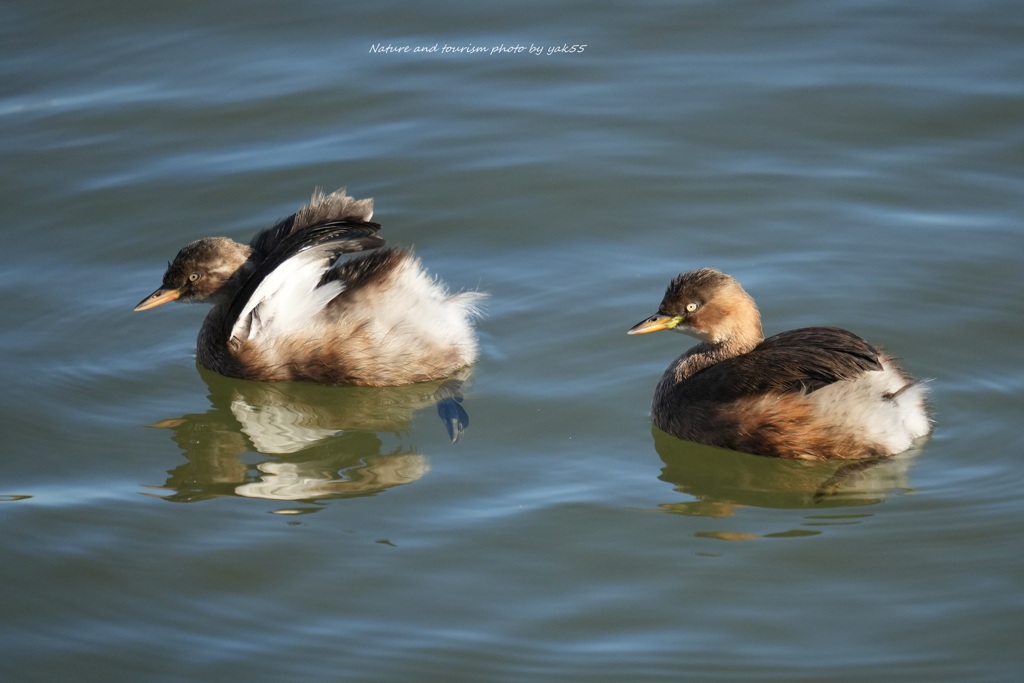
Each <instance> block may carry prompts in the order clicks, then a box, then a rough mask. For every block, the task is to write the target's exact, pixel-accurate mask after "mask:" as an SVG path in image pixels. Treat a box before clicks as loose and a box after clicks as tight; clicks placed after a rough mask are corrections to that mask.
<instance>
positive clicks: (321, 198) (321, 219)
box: [249, 188, 379, 258]
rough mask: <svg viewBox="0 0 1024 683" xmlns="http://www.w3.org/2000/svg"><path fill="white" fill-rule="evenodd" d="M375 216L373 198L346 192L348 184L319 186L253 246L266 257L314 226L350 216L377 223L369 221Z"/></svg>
mask: <svg viewBox="0 0 1024 683" xmlns="http://www.w3.org/2000/svg"><path fill="white" fill-rule="evenodd" d="M372 217H373V200H372V199H353V198H352V197H349V196H348V195H347V194H346V193H345V189H344V188H342V189H340V190H336V191H334V192H332V193H331V194H328V195H325V194H324V193H323V191H322V190H320V189H319V188H317V189H316V190H314V192H313V196H312V197H311V198H310V200H309V204H307V205H306V206H304V207H302V208H301V209H299V210H298V211H296V212H295V213H293V214H292V215H291V216H288V217H287V218H282V219H281V220H279V221H278V222H277V223H275V224H274V225H272V226H271V227H269V228H267V229H266V230H263V231H261V232H259V233H258V234H257V235H256V236H255V237H253V238H252V241H251V242H249V246H250V247H252V250H253V251H254V252H255V253H256V254H258V255H259V257H261V258H264V257H266V256H269V255H270V254H272V253H274V252H275V251H276V250H277V249H278V247H280V246H281V244H282V243H283V242H285V241H286V240H288V239H290V238H291V237H292V236H294V235H296V234H299V233H301V232H302V231H304V230H307V229H309V228H311V227H314V226H318V225H327V224H330V223H332V222H339V221H346V220H359V221H362V222H364V223H366V224H367V225H374V224H373V223H369V220H370V219H371V218H372ZM378 229H379V226H378Z"/></svg>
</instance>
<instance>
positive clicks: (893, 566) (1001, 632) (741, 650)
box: [0, 0, 1024, 683]
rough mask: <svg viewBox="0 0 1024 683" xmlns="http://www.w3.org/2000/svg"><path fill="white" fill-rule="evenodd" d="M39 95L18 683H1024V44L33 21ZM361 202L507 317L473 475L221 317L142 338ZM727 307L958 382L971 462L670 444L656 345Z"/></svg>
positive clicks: (891, 14)
mask: <svg viewBox="0 0 1024 683" xmlns="http://www.w3.org/2000/svg"><path fill="white" fill-rule="evenodd" d="M377 45H380V46H387V45H390V46H392V47H403V46H406V45H408V46H409V47H410V52H408V53H405V52H397V53H396V52H384V51H377V52H374V51H372V48H373V47H374V46H377ZM434 45H437V46H438V51H437V52H412V50H414V49H415V48H416V47H427V48H430V47H433V46H434ZM445 45H447V46H449V47H456V48H466V47H471V46H472V47H478V48H479V47H485V48H487V50H485V51H484V52H468V51H462V52H457V51H448V52H443V48H444V46H445ZM501 45H504V46H505V47H514V46H516V45H522V46H523V47H524V48H526V49H525V50H524V51H523V52H519V53H516V52H512V53H509V52H501V53H495V54H491V49H492V48H494V47H495V46H501ZM573 45H585V48H583V50H582V51H579V50H577V51H576V52H569V51H568V50H565V51H562V52H552V53H551V54H548V49H549V48H551V47H554V46H566V47H567V48H571V47H572V46H573ZM531 47H533V48H540V54H532V53H531V51H530V48H531ZM0 56H2V59H0V79H2V80H0V82H2V83H3V87H2V89H0V122H2V127H3V135H2V136H0V152H2V162H0V163H2V166H3V168H4V182H3V183H2V184H0V202H2V206H3V208H4V213H3V227H2V232H0V235H2V237H3V242H4V245H3V248H2V250H0V317H2V320H3V334H2V336H0V352H2V355H0V358H2V360H0V381H2V386H3V392H2V394H0V414H2V416H3V417H2V438H0V444H2V446H0V454H2V455H0V458H2V459H0V462H2V466H3V476H2V479H0V520H2V525H3V533H2V536H0V544H2V545H0V549H2V550H0V552H2V557H3V560H2V563H0V596H2V599H3V606H4V607H3V620H2V626H0V678H2V679H3V680H5V681H7V680H11V681H14V680H24V681H28V680H32V681H67V680H76V681H104V682H110V681H133V682H135V681H181V680H194V681H200V680H201V681H242V680H244V681H296V680H324V681H332V680H336V681H435V680H436V681H538V680H557V681H587V682H588V683H589V682H594V681H678V680H698V681H735V680H758V681H762V680H777V681H863V680H869V679H870V680H899V681H929V682H931V681H968V680H969V681H1009V680H1017V679H1018V678H1019V676H1020V674H1021V671H1022V670H1024V654H1022V652H1021V649H1020V646H1019V639H1020V632H1021V631H1022V629H1024V553H1022V552H1021V538H1022V536H1024V502H1022V498H1021V495H1020V491H1021V490H1022V486H1024V476H1022V474H1021V472H1022V468H1021V466H1020V457H1021V450H1022V445H1024V439H1022V438H1021V436H1020V431H1019V425H1020V420H1021V415H1022V410H1021V407H1022V401H1021V395H1022V392H1024V370H1022V363H1021V360H1022V357H1021V353H1020V345H1021V340H1022V332H1024V324H1022V322H1021V313H1022V307H1021V293H1022V291H1024V275H1022V270H1021V267H1020V260H1021V256H1022V254H1024V227H1022V225H1021V221H1022V216H1024V192H1022V185H1021V177H1022V169H1024V10H1022V8H1021V6H1020V4H1019V3H1014V2H970V3H968V2H953V1H948V2H930V3H919V2H910V1H909V0H907V1H903V2H854V1H853V0H846V1H840V2H831V3H823V2H810V1H807V2H792V1H791V2H780V3H762V2H753V1H738V0H737V1H732V2H699V3H670V2H665V3H661V2H641V3H631V4H624V3H561V4H558V5H555V4H552V3H546V2H530V3H522V4H515V5H512V4H506V5H503V6H500V5H494V4H487V3H470V2H459V1H458V0H446V1H443V2H440V3H426V4H421V5H413V4H411V3H410V4H409V5H399V4H397V3H389V2H372V3H371V2H366V3H331V2H319V3H278V2H260V3H251V4H247V5H244V6H239V5H237V4H235V3H226V2H220V1H218V0H213V1H212V2H203V3H158V4H153V3H125V2H117V1H111V2H95V3H77V4H75V3H57V2H45V1H44V2H32V3H28V2H9V3H7V4H5V5H3V6H2V7H0ZM343 185H344V186H347V187H348V188H349V190H350V192H351V193H352V194H355V195H357V196H373V197H374V198H375V199H376V207H377V212H376V219H377V220H379V221H380V222H381V223H383V225H384V234H385V235H386V236H387V237H388V238H389V239H390V240H391V241H392V242H394V243H400V244H406V245H415V246H416V248H417V250H418V252H419V254H420V255H421V256H422V258H423V260H424V262H425V263H426V264H427V266H428V267H429V268H430V269H431V270H432V271H433V272H435V273H437V274H439V275H441V276H442V277H443V278H444V279H445V280H446V281H447V282H448V283H449V284H450V285H451V286H452V287H453V288H456V289H468V288H478V289H482V290H486V291H488V292H490V295H491V298H490V300H489V303H488V315H487V317H486V319H485V320H484V321H483V322H482V323H481V325H480V331H481V341H482V347H483V357H482V359H481V361H480V362H479V363H478V365H477V366H476V368H475V369H474V374H473V378H472V380H471V384H470V386H469V389H468V391H467V396H466V401H465V404H464V405H465V406H466V408H467V410H468V411H469V414H470V416H471V423H470V426H469V429H468V431H467V434H466V436H465V438H464V440H463V441H462V442H461V443H459V444H458V445H455V446H452V445H450V444H449V443H447V439H446V435H445V433H444V429H443V428H442V426H441V423H440V421H439V420H438V419H437V415H436V413H435V411H434V409H433V408H432V407H431V406H430V405H429V399H428V398H424V392H426V393H427V394H429V388H426V389H425V388H423V387H413V388H409V389H405V390H395V391H376V392H375V391H370V390H352V389H331V388H325V387H311V386H301V385H299V386H295V385H291V386H283V385H260V384H252V383H245V382H237V381H232V380H227V379H224V378H220V377H218V376H215V375H210V374H208V373H205V372H200V371H198V370H197V368H196V367H195V364H194V357H193V346H194V340H195V334H196V332H197V330H198V327H199V324H200V321H201V319H202V315H203V314H204V310H202V309H201V308H200V307H187V306H176V307H175V306H167V307H164V308H160V309H157V310H154V311H148V312H145V313H133V312H132V310H131V308H132V306H133V305H134V304H135V303H137V302H138V301H139V300H140V299H141V298H142V297H143V296H145V295H146V294H148V293H149V292H150V291H152V290H153V289H154V288H155V287H156V286H157V285H158V284H159V278H160V275H161V273H162V270H163V266H164V264H165V262H166V261H167V260H168V259H170V258H171V257H173V255H174V253H175V252H176V251H177V249H178V248H179V247H180V246H181V245H183V244H184V243H186V242H188V241H191V240H193V239H195V238H197V237H201V236H205V235H215V234H226V235H229V236H231V237H234V238H236V239H239V240H247V239H248V238H249V237H250V236H251V235H252V234H253V233H254V232H255V231H256V230H257V229H259V228H260V227H263V226H265V225H268V224H269V223H271V222H272V221H274V220H275V219H277V218H279V217H281V216H284V215H287V214H288V213H291V212H292V211H294V210H295V209H296V208H297V207H298V206H300V205H301V204H302V203H303V202H304V201H305V200H306V199H307V198H308V196H309V194H310V192H311V191H312V190H313V188H314V187H316V186H324V187H325V188H326V189H334V188H335V187H339V186H343ZM699 266H714V267H718V268H721V269H723V270H726V271H727V272H731V273H732V274H734V275H735V276H737V277H738V278H739V279H740V280H741V281H742V282H743V283H744V285H745V286H746V288H747V289H748V291H750V292H751V293H752V294H753V295H754V296H755V298H757V300H758V301H759V303H760V304H761V308H762V312H763V315H764V319H765V327H766V331H767V332H769V333H771V332H777V331H780V330H783V329H787V328H792V327H798V326H802V325H808V324H833V325H841V326H845V327H849V328H851V329H853V330H855V331H857V332H858V333H860V334H862V335H863V336H865V337H867V338H868V339H870V340H871V341H873V342H875V343H877V344H880V345H883V346H885V347H886V348H887V349H888V350H889V351H890V352H891V353H893V354H894V355H897V356H899V357H901V358H903V359H904V362H905V365H906V366H907V368H908V369H909V370H910V371H912V372H913V373H914V374H915V375H917V376H920V377H924V378H931V379H932V382H931V392H932V397H933V402H934V410H935V420H936V429H935V432H934V434H933V436H932V437H931V438H930V439H929V440H928V441H927V443H925V444H924V445H923V446H922V447H921V448H919V449H918V450H916V451H914V452H911V453H908V454H905V455H903V456H900V457H898V458H896V459H894V460H893V461H891V462H887V463H885V464H883V465H880V466H878V467H874V468H868V469H866V470H863V471H856V470H855V471H839V472H837V468H836V467H835V466H828V465H810V466H809V465H806V464H801V463H787V462H777V461H771V460H767V459H761V458H756V457H753V456H746V455H739V454H731V453H727V452H721V451H715V450H713V449H707V448H702V447H698V446H694V445H692V444H685V443H681V442H676V441H674V440H672V439H668V438H666V437H664V436H661V435H652V430H651V427H650V420H649V400H650V396H651V394H652V391H653V388H654V384H655V382H656V381H657V379H658V377H659V375H660V373H661V371H662V369H663V368H664V367H665V366H666V365H667V364H668V363H669V361H670V360H671V359H672V358H673V357H674V356H675V355H676V354H678V353H679V352H680V351H681V349H682V348H683V347H684V345H685V344H687V343H688V340H685V339H684V338H682V337H679V336H677V335H669V334H664V335H654V336H651V337H627V336H626V335H625V331H626V329H628V327H629V326H630V325H632V324H633V323H635V322H637V321H638V320H640V319H641V318H643V317H645V316H647V315H649V314H650V313H652V312H653V311H654V309H655V307H656V306H657V304H658V301H659V300H660V297H661V295H662V293H663V291H664V287H665V285H666V284H667V282H668V280H669V279H670V278H671V277H672V276H673V275H675V274H676V273H677V272H679V271H681V270H685V269H690V268H694V267H699Z"/></svg>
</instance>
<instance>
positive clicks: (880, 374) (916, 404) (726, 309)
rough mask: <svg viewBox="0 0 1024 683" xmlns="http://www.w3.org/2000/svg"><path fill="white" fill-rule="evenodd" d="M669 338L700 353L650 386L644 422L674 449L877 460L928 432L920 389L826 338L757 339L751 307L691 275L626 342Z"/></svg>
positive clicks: (850, 337)
mask: <svg viewBox="0 0 1024 683" xmlns="http://www.w3.org/2000/svg"><path fill="white" fill-rule="evenodd" d="M659 330H673V331H675V332H681V333H683V334H687V335H690V336H691V337H696V338H697V339H699V340H700V343H699V344H697V345H696V346H694V347H693V348H691V349H690V350H688V351H687V352H686V353H684V354H683V355H682V356H680V357H679V358H677V359H676V360H675V361H674V362H673V363H672V364H671V365H669V367H668V369H667V370H666V371H665V374H664V375H663V376H662V378H661V381H660V382H658V387H657V389H656V390H655V392H654V402H653V404H652V407H651V416H652V419H653V420H654V423H655V424H656V425H657V426H658V427H659V428H660V429H662V430H663V431H665V432H668V433H669V434H672V435H673V436H676V437H678V438H681V439H687V440H689V441H697V442H699V443H704V444H708V445H712V446H719V447H722V448H730V449H733V450H737V451H744V452H747V453H755V454H758V455H767V456H773V457H778V458H802V459H807V460H826V459H834V458H835V459H839V458H862V457H883V456H890V455H895V454H896V453H900V452H902V451H905V450H907V449H908V448H910V447H911V445H912V442H913V441H914V439H916V438H918V437H921V436H924V435H925V434H927V433H928V432H929V431H930V430H931V423H930V420H929V418H928V412H927V408H926V405H925V391H924V387H923V386H922V385H921V384H920V383H918V382H917V381H915V380H914V379H913V378H912V377H911V376H910V375H908V374H907V373H906V372H904V371H903V370H902V369H900V367H899V366H898V365H897V364H896V362H895V361H894V360H893V359H892V358H890V357H889V356H887V355H885V354H884V353H882V352H881V351H879V350H878V349H877V348H875V347H873V346H871V345H870V344H868V343H867V342H866V341H864V340H863V339H861V338H860V337H858V336H857V335H855V334H853V333H852V332H848V331H846V330H842V329H839V328H836V327H805V328H802V329H798V330H791V331H789V332H783V333H781V334H777V335H775V336H774V337H769V338H768V339H765V338H764V333H763V332H762V331H761V314H760V312H759V311H758V309H757V304H755V303H754V300H753V298H751V296H750V295H749V294H747V292H746V291H744V289H743V288H742V287H741V286H740V284H739V283H738V282H736V280H734V279H733V278H732V277H730V276H728V275H725V274H724V273H720V272H719V271H717V270H712V269H710V268H703V269H701V270H695V271H692V272H689V273H683V274H681V275H679V276H678V277H676V278H675V279H674V280H673V281H672V282H671V284H669V286H668V290H667V291H666V292H665V297H664V298H663V299H662V301H661V306H660V307H659V308H658V312H657V313H656V314H654V315H653V316H651V317H650V318H648V319H646V320H644V321H642V322H640V323H638V324H636V325H634V326H633V327H632V328H631V329H630V330H629V334H646V333H648V332H657V331H659Z"/></svg>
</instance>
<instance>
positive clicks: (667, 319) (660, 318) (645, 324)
mask: <svg viewBox="0 0 1024 683" xmlns="http://www.w3.org/2000/svg"><path fill="white" fill-rule="evenodd" d="M680 322H682V318H680V317H679V316H675V317H673V316H670V315H663V314H661V313H655V314H654V315H652V316H651V317H650V318H648V319H647V320H641V321H640V322H638V323H637V324H636V325H633V327H631V328H629V331H628V332H626V334H647V333H649V332H661V331H662V330H671V329H672V328H673V327H675V326H676V325H678V324H679V323H680Z"/></svg>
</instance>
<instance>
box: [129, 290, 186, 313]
mask: <svg viewBox="0 0 1024 683" xmlns="http://www.w3.org/2000/svg"><path fill="white" fill-rule="evenodd" d="M180 296H181V290H180V289H163V288H160V289H158V290H156V291H155V292H153V293H152V294H150V295H149V296H147V297H146V298H145V299H143V300H142V301H140V302H139V305H138V306H136V307H135V308H134V309H133V310H136V311H145V310H147V309H150V308H156V307H157V306H160V305H162V304H165V303H167V302H168V301H174V300H175V299H177V298H178V297H180Z"/></svg>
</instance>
